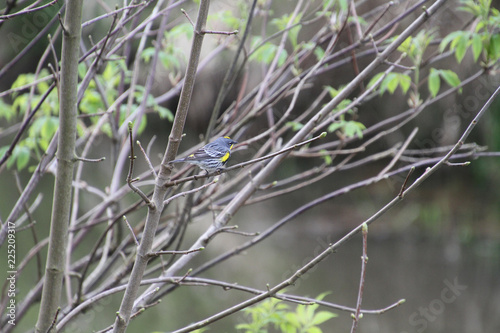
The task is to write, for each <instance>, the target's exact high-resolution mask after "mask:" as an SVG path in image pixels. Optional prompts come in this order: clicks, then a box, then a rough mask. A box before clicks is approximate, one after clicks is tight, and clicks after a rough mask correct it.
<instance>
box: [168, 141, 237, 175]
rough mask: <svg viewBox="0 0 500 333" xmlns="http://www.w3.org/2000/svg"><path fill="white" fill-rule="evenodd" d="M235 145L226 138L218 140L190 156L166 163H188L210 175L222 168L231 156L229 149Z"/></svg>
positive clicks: (234, 142)
mask: <svg viewBox="0 0 500 333" xmlns="http://www.w3.org/2000/svg"><path fill="white" fill-rule="evenodd" d="M237 143H238V142H236V141H234V140H232V139H231V138H230V137H228V136H225V137H223V138H218V139H216V140H214V141H213V142H210V143H207V144H206V145H205V146H203V147H201V148H200V149H198V150H197V151H195V152H194V153H192V154H191V155H189V156H187V157H185V158H180V159H178V160H173V161H170V162H168V163H169V164H174V163H180V162H185V163H190V164H194V165H197V166H199V167H200V168H202V169H203V170H205V171H206V172H207V173H211V172H214V171H217V170H220V169H222V167H224V165H225V164H226V162H227V160H228V159H229V156H231V149H233V146H234V145H235V144H237Z"/></svg>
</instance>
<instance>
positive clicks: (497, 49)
mask: <svg viewBox="0 0 500 333" xmlns="http://www.w3.org/2000/svg"><path fill="white" fill-rule="evenodd" d="M489 54H490V58H491V59H492V60H494V61H497V60H498V58H500V34H495V35H493V36H492V37H491V39H490V52H489Z"/></svg>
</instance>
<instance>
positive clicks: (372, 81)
mask: <svg viewBox="0 0 500 333" xmlns="http://www.w3.org/2000/svg"><path fill="white" fill-rule="evenodd" d="M383 75H384V73H378V74H377V75H375V76H374V77H372V78H371V80H370V82H368V86H367V88H371V87H372V86H373V85H374V84H375V83H376V82H377V81H378V79H380V78H381V77H382V76H383Z"/></svg>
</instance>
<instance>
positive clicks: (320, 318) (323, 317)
mask: <svg viewBox="0 0 500 333" xmlns="http://www.w3.org/2000/svg"><path fill="white" fill-rule="evenodd" d="M335 317H337V314H335V313H332V312H329V311H319V312H318V313H316V314H315V315H314V318H313V320H312V322H311V324H312V325H320V324H322V323H324V322H325V321H327V320H330V319H332V318H335Z"/></svg>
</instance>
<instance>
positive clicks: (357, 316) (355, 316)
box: [351, 224, 368, 333]
mask: <svg viewBox="0 0 500 333" xmlns="http://www.w3.org/2000/svg"><path fill="white" fill-rule="evenodd" d="M362 231H363V255H362V256H361V278H360V279H359V289H358V300H357V302H356V311H355V313H353V314H352V319H353V321H352V327H351V333H354V332H356V328H357V327H358V322H359V319H361V318H362V316H363V315H362V314H361V303H362V300H363V290H364V288H365V277H366V264H367V262H368V255H367V248H368V225H366V224H363V227H362Z"/></svg>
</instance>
